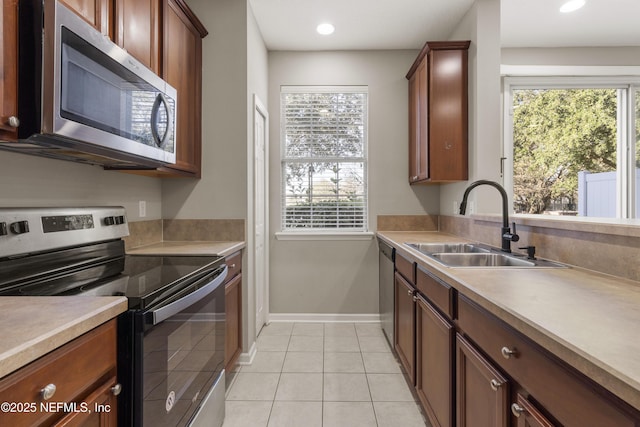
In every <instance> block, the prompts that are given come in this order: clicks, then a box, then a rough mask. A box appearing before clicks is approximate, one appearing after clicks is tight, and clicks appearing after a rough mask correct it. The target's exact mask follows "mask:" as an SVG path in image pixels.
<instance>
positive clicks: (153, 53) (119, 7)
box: [114, 0, 162, 75]
mask: <svg viewBox="0 0 640 427" xmlns="http://www.w3.org/2000/svg"><path fill="white" fill-rule="evenodd" d="M161 1H162V0H117V1H116V2H115V19H114V25H115V36H114V41H115V42H116V43H117V44H118V45H119V46H121V47H122V48H124V49H126V50H127V52H129V54H131V55H132V56H133V57H135V58H136V59H137V60H138V61H140V62H142V63H143V64H144V65H146V66H147V67H149V68H150V69H151V70H153V71H154V72H155V73H156V74H158V75H160V74H161V71H162V70H161V69H160V64H161V58H160V52H161V51H162V50H161V46H160V40H161V28H162V25H161V21H160V16H161V7H162V4H161Z"/></svg>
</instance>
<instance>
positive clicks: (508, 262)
mask: <svg viewBox="0 0 640 427" xmlns="http://www.w3.org/2000/svg"><path fill="white" fill-rule="evenodd" d="M431 256H432V257H433V258H435V259H436V260H438V261H440V262H442V263H443V264H446V265H449V266H451V267H535V266H536V263H535V262H534V261H533V260H527V259H521V258H515V257H513V256H510V255H504V254H494V253H466V254H445V253H435V254H433V255H431Z"/></svg>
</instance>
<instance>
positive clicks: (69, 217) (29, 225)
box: [0, 206, 129, 258]
mask: <svg viewBox="0 0 640 427" xmlns="http://www.w3.org/2000/svg"><path fill="white" fill-rule="evenodd" d="M128 235H129V225H128V224H127V219H126V212H125V210H124V208H123V207H121V206H97V207H95V206H94V207H74V208H0V258H4V257H17V256H24V255H25V254H29V253H35V252H43V251H50V250H55V249H59V248H66V247H72V246H75V245H84V244H88V243H93V242H101V241H107V240H114V239H120V238H122V237H125V236H128Z"/></svg>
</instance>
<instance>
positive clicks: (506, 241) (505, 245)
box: [460, 179, 520, 253]
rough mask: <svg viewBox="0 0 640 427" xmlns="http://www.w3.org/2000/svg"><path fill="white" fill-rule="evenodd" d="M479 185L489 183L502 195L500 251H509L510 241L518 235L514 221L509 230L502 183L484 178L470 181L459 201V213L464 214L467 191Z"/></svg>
mask: <svg viewBox="0 0 640 427" xmlns="http://www.w3.org/2000/svg"><path fill="white" fill-rule="evenodd" d="M479 185H489V186H491V187H494V188H495V189H497V190H498V191H499V192H500V195H501V196H502V229H501V237H502V251H503V252H509V253H510V252H511V242H517V241H518V240H520V236H518V235H517V234H516V223H515V222H514V223H513V224H512V226H513V232H511V229H510V228H509V203H508V197H507V192H506V191H504V188H503V187H502V185H500V184H498V183H497V182H493V181H488V180H486V179H480V180H478V181H475V182H473V183H471V185H469V186H468V187H467V189H466V190H464V196H462V202H461V203H460V215H464V214H465V212H466V210H467V197H469V193H470V192H471V190H473V189H474V188H476V187H477V186H479Z"/></svg>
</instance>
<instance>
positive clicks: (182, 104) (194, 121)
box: [162, 0, 207, 178]
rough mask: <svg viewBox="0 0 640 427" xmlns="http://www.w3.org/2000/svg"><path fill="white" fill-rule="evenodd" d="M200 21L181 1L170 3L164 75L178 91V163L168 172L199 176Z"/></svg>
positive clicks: (166, 13) (203, 33) (166, 11)
mask: <svg viewBox="0 0 640 427" xmlns="http://www.w3.org/2000/svg"><path fill="white" fill-rule="evenodd" d="M206 35H207V31H206V29H205V28H204V27H203V26H202V24H201V23H200V21H199V20H198V19H197V18H196V17H195V15H193V13H192V12H191V10H190V9H189V8H188V7H186V5H185V4H184V2H183V1H182V0H168V2H167V6H166V7H165V9H164V58H163V63H164V66H163V72H162V75H163V77H164V79H165V81H166V82H167V83H169V84H170V85H171V86H173V87H174V88H176V90H177V91H178V106H177V120H176V144H177V151H176V164H175V165H171V166H167V167H166V168H164V169H165V171H169V172H174V173H175V172H179V173H180V174H182V175H185V176H193V177H198V178H199V177H200V164H201V140H202V135H201V133H202V123H201V122H202V119H201V117H202V37H204V36H206Z"/></svg>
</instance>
